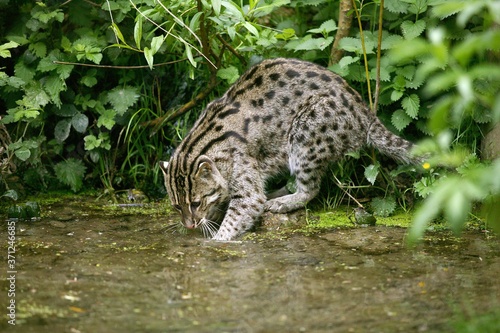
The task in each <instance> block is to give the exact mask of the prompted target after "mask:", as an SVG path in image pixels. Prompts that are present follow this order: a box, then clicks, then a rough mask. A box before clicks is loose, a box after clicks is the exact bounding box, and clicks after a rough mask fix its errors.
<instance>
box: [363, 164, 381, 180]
mask: <svg viewBox="0 0 500 333" xmlns="http://www.w3.org/2000/svg"><path fill="white" fill-rule="evenodd" d="M379 167H380V165H379V164H378V163H376V164H370V165H369V166H367V167H365V178H366V180H368V181H369V182H370V184H372V185H373V184H375V180H376V179H377V176H378V173H379Z"/></svg>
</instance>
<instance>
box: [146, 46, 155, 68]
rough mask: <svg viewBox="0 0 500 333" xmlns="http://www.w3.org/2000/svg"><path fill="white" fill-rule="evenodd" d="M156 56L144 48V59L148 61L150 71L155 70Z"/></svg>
mask: <svg viewBox="0 0 500 333" xmlns="http://www.w3.org/2000/svg"><path fill="white" fill-rule="evenodd" d="M153 57H154V54H153V51H151V50H150V49H149V48H148V47H145V48H144V58H146V61H147V63H148V65H149V69H151V70H152V69H153V65H154V58H153Z"/></svg>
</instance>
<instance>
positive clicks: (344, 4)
mask: <svg viewBox="0 0 500 333" xmlns="http://www.w3.org/2000/svg"><path fill="white" fill-rule="evenodd" d="M351 10H352V2H351V0H341V1H340V3H339V22H338V29H337V33H336V34H335V40H334V42H333V45H332V49H331V51H330V60H329V61H328V66H331V65H333V64H336V63H338V62H339V61H340V59H342V56H343V55H344V50H342V49H341V48H340V47H339V44H340V40H341V39H342V38H344V37H347V36H349V32H350V31H351V25H352V16H351V15H349V12H350V11H351Z"/></svg>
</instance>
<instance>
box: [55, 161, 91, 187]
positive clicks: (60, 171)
mask: <svg viewBox="0 0 500 333" xmlns="http://www.w3.org/2000/svg"><path fill="white" fill-rule="evenodd" d="M86 170H87V168H86V167H85V165H84V164H83V162H82V161H81V160H77V159H74V158H69V159H67V160H66V161H63V162H59V163H57V164H56V165H55V166H54V171H55V173H56V176H57V179H58V180H59V181H60V182H61V183H63V184H65V185H68V186H69V187H71V190H72V191H73V192H78V191H79V190H80V189H81V188H82V185H83V177H84V176H85V171H86Z"/></svg>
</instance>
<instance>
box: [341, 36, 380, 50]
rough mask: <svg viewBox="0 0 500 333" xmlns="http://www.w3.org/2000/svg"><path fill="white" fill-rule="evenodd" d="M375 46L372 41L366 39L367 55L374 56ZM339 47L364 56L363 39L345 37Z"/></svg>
mask: <svg viewBox="0 0 500 333" xmlns="http://www.w3.org/2000/svg"><path fill="white" fill-rule="evenodd" d="M374 46H375V44H374V43H373V41H372V40H370V39H368V38H366V39H365V48H366V54H373V53H374V52H373V48H374ZM339 47H340V48H341V49H343V50H345V51H348V52H355V53H356V54H363V46H362V44H361V39H359V38H354V37H344V38H342V39H341V40H340V43H339Z"/></svg>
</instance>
